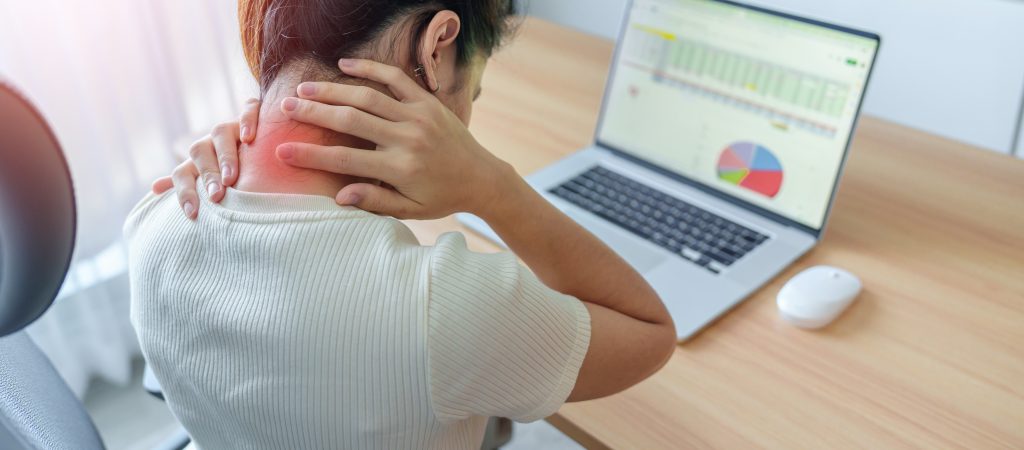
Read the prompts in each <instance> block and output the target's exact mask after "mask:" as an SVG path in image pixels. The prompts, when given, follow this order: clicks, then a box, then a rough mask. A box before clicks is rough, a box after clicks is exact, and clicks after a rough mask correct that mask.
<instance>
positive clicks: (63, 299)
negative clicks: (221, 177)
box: [0, 0, 257, 394]
mask: <svg viewBox="0 0 1024 450" xmlns="http://www.w3.org/2000/svg"><path fill="white" fill-rule="evenodd" d="M236 7H237V4H236V2H235V0H0V77H3V78H5V79H7V80H8V81H9V82H10V83H12V84H14V85H15V86H18V87H19V88H20V89H21V91H22V92H23V93H24V94H26V95H27V96H28V97H29V98H30V99H31V100H32V101H33V102H34V103H35V104H36V106H37V107H38V108H39V109H40V110H41V111H42V113H43V115H44V116H45V117H46V118H47V119H48V121H49V122H50V124H51V126H52V127H53V128H54V131H55V132H56V134H57V137H58V138H59V140H60V141H61V144H62V146H63V147H64V152H65V154H66V155H67V158H68V160H69V164H70V166H71V172H72V177H73V178H74V182H75V188H76V197H77V203H78V220H79V228H78V245H77V247H76V252H75V261H74V264H73V266H72V270H71V273H70V275H69V277H68V282H67V284H66V285H65V287H64V289H63V291H62V293H61V296H60V297H59V298H58V301H57V302H56V303H55V305H54V307H53V308H52V309H51V310H50V311H49V312H48V313H47V314H46V316H44V318H43V319H42V320H40V322H38V323H37V324H35V325H33V326H32V327H31V328H30V329H29V333H30V335H32V336H33V338H34V339H35V340H36V341H37V343H39V345H40V346H41V347H42V348H43V349H44V351H45V352H46V353H47V354H48V355H49V356H50V358H51V360H52V361H53V362H54V364H55V365H56V366H57V368H58V370H60V371H61V373H62V374H63V375H64V377H65V379H67V381H68V383H69V384H70V385H71V387H72V389H73V390H74V391H75V392H77V393H79V394H81V393H83V392H84V391H85V388H86V386H87V385H88V383H89V381H90V380H91V378H92V377H94V376H102V377H105V378H107V379H108V380H110V381H113V382H126V381H127V380H128V376H129V368H130V365H129V362H130V359H131V357H133V356H134V355H136V354H137V353H138V346H137V344H136V343H135V337H134V335H133V334H132V332H131V328H130V325H129V323H128V288H127V278H126V274H125V267H126V264H125V250H124V245H123V243H122V242H121V227H122V224H123V222H124V219H125V216H126V214H127V213H128V211H130V209H131V208H132V206H134V204H135V203H136V202H137V201H138V200H139V199H141V198H142V196H143V195H144V194H145V193H146V191H147V190H148V189H149V185H150V183H151V182H152V181H153V180H154V179H156V178H157V177H159V176H161V175H165V174H168V173H169V172H170V170H171V168H172V167H173V166H174V165H175V164H176V163H177V162H178V161H180V160H181V159H182V158H183V156H184V154H185V153H186V152H187V150H188V145H189V144H190V143H191V141H192V140H194V139H195V138H196V137H198V136H201V135H202V134H205V133H206V132H207V131H208V130H209V129H210V128H211V127H212V126H213V125H214V124H216V123H217V122H220V121H224V120H228V119H231V118H233V117H236V116H237V115H238V109H239V106H241V104H242V103H243V102H244V100H245V99H246V98H248V97H252V96H255V94H256V93H257V90H256V86H255V83H254V82H253V81H252V77H251V75H249V73H248V71H247V70H246V66H245V63H244V60H243V59H242V54H241V47H240V44H239V42H238V25H237V18H236V17H237V16H236ZM38 182H39V183H45V182H46V180H38Z"/></svg>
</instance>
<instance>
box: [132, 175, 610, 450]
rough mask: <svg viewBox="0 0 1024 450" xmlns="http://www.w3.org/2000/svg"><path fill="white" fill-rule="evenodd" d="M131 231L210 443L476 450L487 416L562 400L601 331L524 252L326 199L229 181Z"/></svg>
mask: <svg viewBox="0 0 1024 450" xmlns="http://www.w3.org/2000/svg"><path fill="white" fill-rule="evenodd" d="M199 191H200V192H202V191H203V189H202V188H201V187H200V189H199ZM125 234H126V237H127V239H128V242H129V247H130V272H131V288H132V312H131V318H132V323H133V325H134V326H135V329H136V331H137V332H138V336H139V341H140V342H141V344H142V349H143V353H144V354H145V356H146V360H147V361H148V363H149V364H150V366H151V367H152V369H153V371H154V372H155V374H156V376H157V378H158V379H159V380H160V383H161V385H162V386H163V389H164V394H165V396H166V398H167V401H168V404H169V405H170V408H171V410H172V411H173V412H174V414H175V416H176V417H177V418H178V420H180V421H181V423H182V424H183V425H184V426H185V428H186V429H187V430H188V432H189V434H190V435H192V437H193V439H194V441H195V443H196V444H197V445H198V446H199V447H200V448H204V449H222V448H245V449H293V448H294V449H298V448H303V449H306V448H331V449H341V448H344V449H355V448H380V449H413V448H416V449H419V448H444V449H449V448H451V449H474V450H475V449H478V448H479V446H480V442H481V440H482V437H483V430H484V425H485V423H486V420H487V417H488V416H503V417H509V418H512V419H514V420H518V421H524V422H525V421H534V420H538V419H541V418H544V417H546V416H548V415H550V414H553V413H554V412H556V411H557V410H558V408H559V407H560V406H561V405H562V403H563V402H564V401H565V399H566V398H567V397H568V395H569V393H570V391H571V390H572V387H573V385H574V384H575V381H576V376H577V373H578V371H579V368H580V365H581V364H582V361H583V358H584V356H585V354H586V351H587V346H588V345H589V342H590V318H589V315H588V313H587V310H586V308H585V307H584V306H583V304H582V303H581V302H580V301H579V300H576V299H574V298H572V297H568V296H565V295H562V294H559V293H557V292H555V291H553V290H551V289H549V288H547V287H546V286H544V285H543V284H542V283H541V282H540V281H539V280H538V279H537V278H536V277H535V276H534V275H533V274H531V273H530V272H529V271H527V270H526V269H525V268H523V267H522V266H521V265H520V264H519V263H518V261H517V260H516V258H515V256H514V255H512V254H509V253H503V254H495V255H485V254H478V253H472V252H470V251H469V250H467V249H466V244H465V240H464V238H463V237H462V235H460V234H448V235H445V236H443V237H442V238H441V239H440V240H439V241H438V243H437V245H436V246H435V247H422V246H420V245H419V243H418V242H417V241H416V238H415V237H414V236H413V234H412V233H411V232H410V231H409V229H408V228H406V227H405V226H404V225H403V224H402V223H401V222H399V221H397V220H394V219H389V218H382V217H378V216H374V215H372V214H369V213H366V212H363V211H360V210H357V209H352V208H341V207H338V206H337V205H335V203H334V200H333V199H331V198H327V197H319V196H303V195H281V194H253V193H246V192H240V191H236V190H230V191H229V192H228V194H227V197H226V198H225V200H224V202H223V204H221V205H216V204H213V203H211V202H210V201H209V200H208V199H207V198H206V197H205V196H203V199H202V205H201V208H200V218H199V221H198V222H197V223H195V222H190V221H189V220H187V219H186V218H185V216H184V214H182V213H181V210H180V208H179V207H178V204H177V201H176V199H175V197H174V195H173V194H165V195H163V196H154V195H150V196H148V197H146V198H145V199H143V200H142V202H141V203H140V204H139V205H138V206H137V207H136V208H135V210H134V211H133V212H132V214H131V216H130V217H129V219H128V222H127V224H126V225H125Z"/></svg>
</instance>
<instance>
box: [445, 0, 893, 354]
mask: <svg viewBox="0 0 1024 450" xmlns="http://www.w3.org/2000/svg"><path fill="white" fill-rule="evenodd" d="M880 43H881V38H880V37H879V36H878V35H876V34H872V33H867V32H863V31H857V30H853V29H849V28H845V27H841V26H837V25H832V24H827V23H823V22H818V21H815V20H810V19H805V18H801V17H797V16H793V15H790V14H784V13H781V12H776V11H771V10H768V9H764V8H759V7H754V6H749V5H744V4H740V3H736V2H732V1H724V0H633V1H632V2H630V4H629V6H628V12H627V14H626V19H625V23H624V25H623V28H622V32H621V35H620V39H619V45H618V47H617V50H616V54H615V59H614V63H613V65H612V69H611V74H610V77H609V81H608V86H607V89H606V92H605V98H604V104H603V106H602V111H601V116H600V121H599V123H598V127H597V136H596V139H595V142H594V144H593V145H592V146H591V147H589V148H586V149H584V150H581V151H579V152H577V153H575V154H573V155H571V156H569V157H568V158H566V159H564V160H562V161H560V162H558V163H556V164H554V165H552V166H549V167H547V168H545V169H543V170H541V171H540V172H538V173H536V174H535V175H532V176H530V177H528V178H527V181H529V183H530V184H531V186H533V187H534V188H535V189H537V191H539V192H541V193H543V194H544V196H545V197H546V198H547V199H548V200H549V201H551V203H553V204H554V205H556V206H557V207H558V208H560V209H561V210H563V211H565V213H566V214H567V215H569V216H570V217H572V218H573V219H575V220H576V221H578V222H579V223H580V224H581V225H583V226H584V227H585V228H586V229H588V230H589V231H591V232H593V233H594V234H595V235H596V236H598V237H599V238H600V239H601V240H603V241H604V242H605V243H607V244H608V245H609V246H610V247H611V248H612V249H614V250H615V251H617V252H618V253H619V254H620V255H622V256H623V257H624V258H625V259H626V260H627V261H628V262H629V263H630V264H631V265H632V266H633V267H635V268H636V269H637V270H638V271H639V272H640V273H642V274H643V275H644V277H645V278H646V279H647V280H648V281H649V282H650V283H651V285H652V286H653V287H654V289H655V290H656V291H657V292H658V294H660V296H661V298H662V300H663V301H664V302H665V304H666V306H667V307H668V309H669V311H670V313H671V314H672V318H673V319H674V320H675V323H676V328H677V330H678V332H679V337H680V339H681V340H686V339H688V338H690V337H692V336H693V335H694V334H696V333H697V332H698V331H700V330H701V329H702V328H704V327H705V326H707V325H708V324H709V323H711V322H712V321H713V320H715V319H716V318H717V317H719V316H721V315H722V314H723V313H725V312H727V311H728V310H730V309H731V308H732V307H734V306H736V305H737V304H738V303H740V302H741V301H742V300H743V299H745V298H746V297H748V296H749V295H750V294H751V293H753V292H754V291H756V290H757V289H758V288H760V287H761V286H763V285H765V284H766V283H767V282H768V281H770V280H771V279H772V278H774V277H775V276H776V275H777V274H779V273H780V272H781V271H782V270H783V269H785V268H786V267H787V266H789V265H790V264H792V263H793V262H794V261H796V260H797V259H798V258H800V257H801V256H802V255H804V254H805V253H807V252H808V251H809V250H811V249H812V248H814V246H815V245H816V244H817V243H818V241H819V240H820V239H821V237H822V232H823V231H824V229H825V225H826V222H827V220H828V216H829V213H830V210H831V208H832V203H833V201H834V198H835V192H836V189H837V187H838V184H839V179H840V177H841V175H842V171H843V166H844V164H845V161H846V158H847V154H848V153H849V145H850V140H851V137H852V135H853V132H854V129H855V127H856V124H857V119H858V116H859V114H860V108H861V105H862V100H863V97H864V92H865V89H866V88H867V85H868V81H869V79H870V76H871V72H872V68H873V66H874V62H875V58H876V56H877V54H878V49H879V45H880ZM459 220H460V221H462V222H463V223H464V224H465V225H467V226H468V227H470V228H471V229H473V230H475V231H476V232H479V233H481V234H483V235H484V236H487V237H489V238H491V239H492V240H494V241H496V242H498V243H501V241H500V239H499V238H498V236H497V235H496V234H495V233H494V232H493V231H492V230H491V229H490V228H489V227H488V226H487V224H486V223H484V222H483V221H482V220H480V219H479V218H477V217H474V216H471V215H460V216H459Z"/></svg>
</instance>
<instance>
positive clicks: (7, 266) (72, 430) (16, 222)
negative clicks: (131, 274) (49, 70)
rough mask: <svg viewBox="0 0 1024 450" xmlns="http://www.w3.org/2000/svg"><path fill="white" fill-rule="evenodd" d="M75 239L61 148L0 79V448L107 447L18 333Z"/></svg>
mask: <svg viewBox="0 0 1024 450" xmlns="http://www.w3.org/2000/svg"><path fill="white" fill-rule="evenodd" d="M74 242H75V202H74V191H73V189H72V184H71V175H70V174H69V172H68V167H67V163H66V161H65V160H64V155H63V153H62V152H61V149H60V145H59V144H58V143H57V140H56V139H55V138H54V135H53V133H52V132H51V130H50V127H49V126H47V124H46V121H45V120H43V118H42V116H41V115H40V114H39V112H38V111H36V110H35V108H33V107H32V105H31V104H29V102H28V101H26V100H25V99H24V98H22V97H21V96H20V95H18V93H17V92H16V91H15V90H14V89H13V88H11V87H10V86H8V85H6V84H4V83H3V81H2V80H0V447H2V448H4V449H21V448H25V449H51V448H52V449H61V448H68V449H102V448H103V444H102V442H101V441H100V438H99V434H98V433H97V432H96V427H95V426H94V425H93V423H92V421H91V420H90V419H89V416H88V415H87V414H86V412H85V409H84V408H83V407H82V404H81V403H80V402H79V401H78V399H77V398H75V396H74V395H73V394H72V393H71V390H70V389H68V387H67V385H66V384H65V383H64V380H63V379H61V377H60V375H59V374H57V372H56V370H54V368H53V365H51V364H50V362H49V360H48V359H47V358H46V356H45V355H43V354H42V352H40V351H39V348H38V347H36V346H35V344H33V343H32V341H31V340H30V339H29V338H28V336H27V335H26V334H25V333H24V332H19V331H20V330H21V329H22V328H24V327H25V326H27V325H28V324H30V323H32V322H33V321H34V320H36V319H37V318H39V316H41V315H42V314H43V313H44V312H45V311H46V309H47V308H49V307H50V305H51V304H52V303H53V300H54V298H55V297H56V296H57V292H58V291H59V290H60V286H61V284H62V283H63V282H64V277H65V275H66V274H67V269H68V265H69V264H70V261H71V253H72V250H73V249H74ZM15 333H17V334H15ZM5 336H7V337H5Z"/></svg>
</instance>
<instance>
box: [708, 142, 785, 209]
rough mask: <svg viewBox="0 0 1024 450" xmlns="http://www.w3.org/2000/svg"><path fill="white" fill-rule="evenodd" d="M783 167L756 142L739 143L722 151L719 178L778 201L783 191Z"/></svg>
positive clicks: (719, 160)
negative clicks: (778, 196)
mask: <svg viewBox="0 0 1024 450" xmlns="http://www.w3.org/2000/svg"><path fill="white" fill-rule="evenodd" d="M782 178H783V177H782V164H781V163H779V159H778V158H776V157H775V154H774V153H772V152H771V151H770V150H768V149H767V148H765V147H764V146H762V145H759V144H755V143H753V142H737V143H735V144H732V145H730V146H729V147H727V148H726V149H725V150H722V155H721V156H720V157H719V158H718V179H720V180H722V181H724V182H726V183H729V184H734V185H736V186H740V187H743V188H746V189H748V190H751V191H754V192H757V193H758V194H761V195H764V196H765V197H768V198H775V196H776V195H778V194H779V189H781V188H782Z"/></svg>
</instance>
